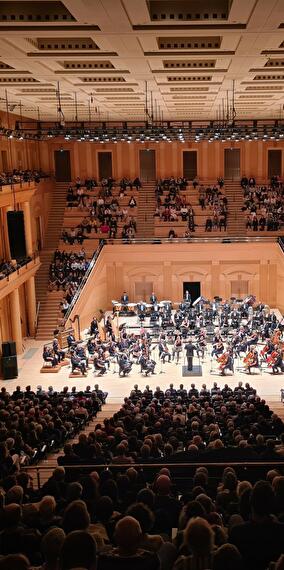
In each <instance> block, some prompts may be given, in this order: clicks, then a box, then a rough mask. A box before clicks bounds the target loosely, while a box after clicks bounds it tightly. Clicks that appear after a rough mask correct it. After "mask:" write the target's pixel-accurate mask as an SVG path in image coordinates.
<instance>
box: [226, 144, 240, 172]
mask: <svg viewBox="0 0 284 570" xmlns="http://www.w3.org/2000/svg"><path fill="white" fill-rule="evenodd" d="M240 162H241V161H240V149H239V148H225V149H224V174H225V178H229V179H230V180H238V179H239V178H240Z"/></svg>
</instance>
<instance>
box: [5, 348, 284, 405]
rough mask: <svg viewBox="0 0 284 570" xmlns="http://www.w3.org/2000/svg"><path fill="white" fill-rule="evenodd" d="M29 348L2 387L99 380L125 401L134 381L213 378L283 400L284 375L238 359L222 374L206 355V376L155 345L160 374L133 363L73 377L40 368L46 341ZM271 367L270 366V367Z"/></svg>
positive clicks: (66, 371) (162, 382)
mask: <svg viewBox="0 0 284 570" xmlns="http://www.w3.org/2000/svg"><path fill="white" fill-rule="evenodd" d="M25 349H26V350H25V352H24V354H22V355H21V356H19V357H18V367H19V376H18V378H16V379H14V380H5V381H4V380H0V387H2V386H4V385H5V387H6V388H7V390H8V391H9V392H11V391H13V390H14V389H15V387H16V386H17V385H21V387H25V386H26V385H28V384H30V385H31V386H32V389H35V388H36V387H37V386H38V385H39V384H40V385H41V386H42V387H43V388H44V389H47V388H48V387H49V386H53V388H54V389H55V390H56V389H57V390H60V389H62V388H63V386H67V385H68V386H70V387H72V386H76V387H77V389H80V388H82V389H84V388H85V387H86V386H87V385H90V386H91V387H93V386H94V384H96V383H98V384H99V385H100V387H101V388H103V389H104V390H106V391H108V393H109V399H108V401H109V402H113V403H114V402H121V401H122V400H123V397H124V396H126V395H128V394H129V393H130V390H131V389H132V387H133V385H134V384H138V385H139V387H140V388H144V387H145V385H146V384H149V385H150V386H151V387H152V388H155V387H156V386H160V387H161V388H162V389H165V388H167V387H168V386H169V384H170V382H173V384H174V386H175V387H176V386H178V385H179V384H181V383H183V384H184V386H185V387H186V388H189V387H190V384H191V383H192V382H194V383H195V385H196V387H197V388H200V387H201V385H202V384H203V383H205V384H206V385H207V387H209V388H211V387H212V385H213V382H218V385H220V386H223V385H224V384H225V383H227V384H229V386H232V387H234V386H236V385H237V383H238V381H240V380H241V381H243V382H250V384H251V385H252V386H253V387H254V388H256V389H257V391H258V393H259V395H261V396H263V397H266V398H268V396H269V400H274V401H275V402H279V401H280V388H282V387H284V375H283V374H280V375H272V374H271V372H269V371H267V370H263V371H262V372H261V373H260V372H259V371H256V373H255V374H251V375H248V374H246V373H244V372H242V371H241V370H237V368H238V364H240V365H241V363H238V362H237V361H235V374H234V375H233V376H232V375H231V374H230V375H229V373H228V375H227V376H226V378H224V377H220V376H219V373H218V364H217V363H216V362H214V367H213V370H211V361H210V356H206V357H205V362H202V363H201V367H202V376H184V377H183V376H182V366H183V364H184V359H183V358H182V359H181V361H180V363H179V364H178V365H177V364H175V363H170V364H167V363H166V364H165V365H162V367H161V365H160V362H159V361H158V356H157V349H155V351H154V354H153V355H152V357H153V358H154V360H156V361H157V366H156V374H155V375H154V376H152V375H151V376H149V377H148V378H145V376H144V375H141V374H140V373H139V370H140V367H139V366H137V365H135V364H134V365H133V369H132V371H131V373H130V375H129V376H127V377H125V378H119V376H118V372H117V371H118V366H117V365H116V370H115V368H114V365H113V364H112V365H111V369H110V371H109V372H108V373H107V374H106V375H105V376H103V377H100V378H97V377H96V375H95V374H94V373H93V368H92V369H91V370H89V371H88V375H87V376H86V377H84V378H69V374H70V367H69V366H64V367H62V368H61V370H60V371H59V372H58V373H57V374H53V373H45V374H41V373H40V369H41V366H42V342H41V341H35V340H26V341H25ZM194 364H195V365H197V364H198V359H197V358H194ZM268 370H269V369H268Z"/></svg>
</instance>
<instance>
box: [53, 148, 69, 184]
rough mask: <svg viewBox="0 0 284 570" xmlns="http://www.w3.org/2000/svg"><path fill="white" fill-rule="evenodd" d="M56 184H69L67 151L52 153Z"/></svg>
mask: <svg viewBox="0 0 284 570" xmlns="http://www.w3.org/2000/svg"><path fill="white" fill-rule="evenodd" d="M54 165H55V179H56V182H71V180H72V178H71V161H70V151H69V150H55V151H54Z"/></svg>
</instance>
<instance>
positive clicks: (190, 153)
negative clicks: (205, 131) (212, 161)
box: [182, 150, 197, 180]
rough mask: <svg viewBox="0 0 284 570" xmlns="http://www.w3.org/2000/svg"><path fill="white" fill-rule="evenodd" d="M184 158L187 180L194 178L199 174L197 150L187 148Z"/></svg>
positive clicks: (184, 172) (184, 173)
mask: <svg viewBox="0 0 284 570" xmlns="http://www.w3.org/2000/svg"><path fill="white" fill-rule="evenodd" d="M182 158H183V177H184V178H186V179H187V180H194V178H195V177H196V176H197V151H196V150H185V151H184V152H183V153H182Z"/></svg>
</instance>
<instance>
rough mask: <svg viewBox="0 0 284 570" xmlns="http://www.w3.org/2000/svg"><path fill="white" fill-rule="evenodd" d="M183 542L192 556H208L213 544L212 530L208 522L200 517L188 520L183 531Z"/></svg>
mask: <svg viewBox="0 0 284 570" xmlns="http://www.w3.org/2000/svg"><path fill="white" fill-rule="evenodd" d="M184 543H185V544H186V546H187V547H188V549H189V550H190V551H191V552H192V554H193V555H194V556H197V557H200V556H202V557H205V556H208V555H209V554H210V553H211V551H212V548H213V545H214V532H213V530H212V528H211V526H210V524H209V523H208V522H207V521H206V520H205V519H202V518H200V517H197V518H195V519H192V520H191V521H189V522H188V524H187V526H186V529H185V531H184Z"/></svg>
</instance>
